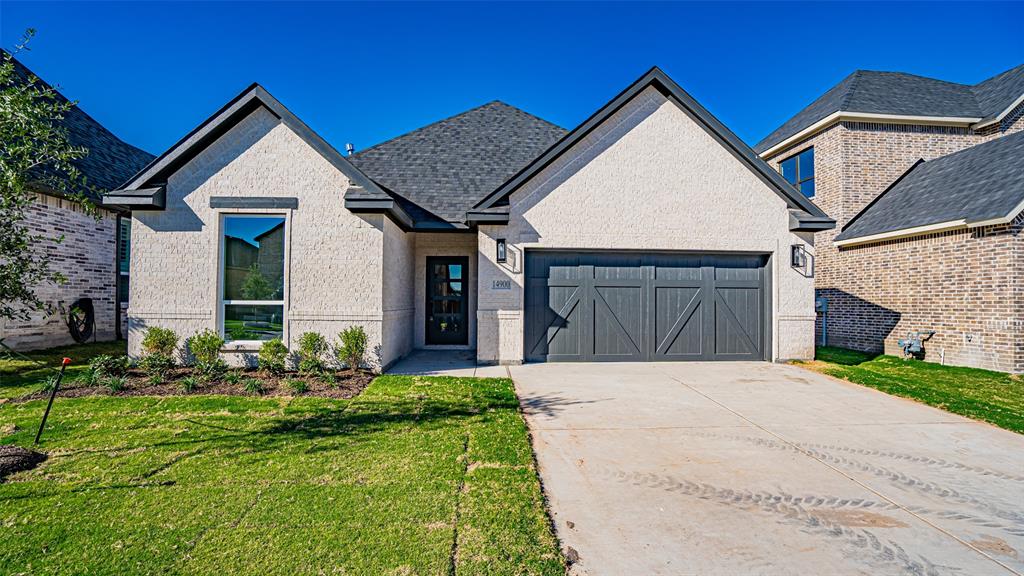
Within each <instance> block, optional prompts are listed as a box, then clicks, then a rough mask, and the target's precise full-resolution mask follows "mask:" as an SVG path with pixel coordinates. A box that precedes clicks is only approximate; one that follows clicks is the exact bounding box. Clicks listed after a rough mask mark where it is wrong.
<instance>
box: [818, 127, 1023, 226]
mask: <svg viewBox="0 0 1024 576" xmlns="http://www.w3.org/2000/svg"><path fill="white" fill-rule="evenodd" d="M1022 163H1024V132H1017V133H1015V134H1010V135H1008V136H1003V137H1000V138H996V139H995V140H991V141H989V142H986V143H984V144H978V145H977V146H973V147H971V148H968V149H966V150H962V151H960V152H956V153H954V154H950V155H948V156H943V157H941V158H938V159H936V160H931V161H929V162H923V161H922V162H918V163H917V164H915V165H914V166H913V167H912V168H911V169H910V170H908V171H907V172H906V173H904V174H903V176H901V177H900V178H899V180H897V181H896V182H895V183H894V184H893V185H892V186H890V187H889V188H888V189H887V190H886V191H885V192H883V193H882V194H881V195H880V196H879V197H878V198H876V199H875V200H874V201H873V202H872V203H871V204H869V205H868V206H867V207H866V208H864V210H862V211H861V212H860V213H859V214H858V215H857V216H855V217H854V218H853V219H852V220H850V222H849V223H847V224H846V226H844V227H843V230H842V232H841V233H840V234H839V235H838V236H836V238H835V240H836V241H839V242H841V241H843V240H851V239H855V238H862V237H865V236H874V235H876V234H882V233H885V232H896V231H899V230H905V229H908V228H917V227H920V226H929V225H933V224H941V223H946V222H958V221H962V222H961V223H962V224H963V225H970V224H974V223H979V222H987V221H991V220H997V219H1002V220H1004V221H1007V220H1010V219H1012V218H1014V217H1015V216H1017V215H1018V214H1019V213H1020V212H1021V210H1024V168H1022Z"/></svg>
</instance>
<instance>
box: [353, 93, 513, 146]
mask: <svg viewBox="0 0 1024 576" xmlns="http://www.w3.org/2000/svg"><path fill="white" fill-rule="evenodd" d="M495 103H498V104H505V103H504V102H502V101H501V100H490V101H488V102H485V103H483V104H481V105H479V106H474V107H473V108H470V109H468V110H463V111H462V112H459V113H457V114H452V115H451V116H446V117H444V118H441V119H440V120H435V121H433V122H431V123H429V124H424V125H423V126H420V127H419V128H413V129H412V130H410V131H408V132H403V133H402V134H399V135H397V136H392V137H391V138H388V139H387V140H384V141H383V142H378V143H376V144H374V145H373V146H370V147H369V148H366V149H365V150H360V151H359V152H356V153H354V154H353V156H356V157H358V156H360V155H362V154H365V153H367V152H369V151H370V150H373V149H375V148H380V147H381V146H384V145H385V144H389V143H391V142H394V141H395V140H398V139H399V138H405V137H406V136H411V135H413V134H416V133H417V132H421V131H423V130H426V129H427V128H431V127H433V126H436V125H438V124H440V123H442V122H447V121H449V120H454V119H455V118H458V117H459V116H465V115H466V114H469V113H470V112H476V111H477V110H480V109H481V108H485V107H487V106H490V105H491V104H495ZM505 106H509V107H511V108H515V106H512V105H510V104H505ZM516 110H518V108H516Z"/></svg>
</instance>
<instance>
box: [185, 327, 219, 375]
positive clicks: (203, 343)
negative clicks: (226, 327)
mask: <svg viewBox="0 0 1024 576" xmlns="http://www.w3.org/2000/svg"><path fill="white" fill-rule="evenodd" d="M186 344H187V345H188V350H189V352H191V353H192V356H194V357H195V359H196V365H197V366H198V365H206V366H209V365H213V364H216V362H217V361H218V360H220V349H221V348H223V347H224V339H223V338H221V337H220V334H217V333H216V332H214V331H213V330H209V329H207V330H203V331H202V332H199V333H198V334H194V335H193V336H192V337H191V338H189V339H188V341H187V342H186Z"/></svg>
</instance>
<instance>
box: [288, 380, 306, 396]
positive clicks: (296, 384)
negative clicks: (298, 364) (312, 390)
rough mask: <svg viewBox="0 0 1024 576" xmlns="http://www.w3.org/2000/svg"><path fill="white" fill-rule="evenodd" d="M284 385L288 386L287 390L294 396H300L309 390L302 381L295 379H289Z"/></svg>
mask: <svg viewBox="0 0 1024 576" xmlns="http://www.w3.org/2000/svg"><path fill="white" fill-rule="evenodd" d="M285 385H286V386H288V389H289V390H291V391H292V392H294V393H295V394H302V393H303V392H306V391H308V390H309V386H307V385H306V383H305V382H303V381H302V380H296V379H295V378H290V379H288V380H287V381H285Z"/></svg>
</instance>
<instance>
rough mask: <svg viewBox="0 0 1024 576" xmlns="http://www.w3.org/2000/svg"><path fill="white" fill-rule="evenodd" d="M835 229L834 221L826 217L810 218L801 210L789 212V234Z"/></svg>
mask: <svg viewBox="0 0 1024 576" xmlns="http://www.w3.org/2000/svg"><path fill="white" fill-rule="evenodd" d="M835 227H836V221H835V220H833V219H832V218H829V217H828V216H812V215H810V214H808V213H807V212H804V211H802V210H790V211H789V230H790V232H821V231H823V230H831V229H833V228H835Z"/></svg>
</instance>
